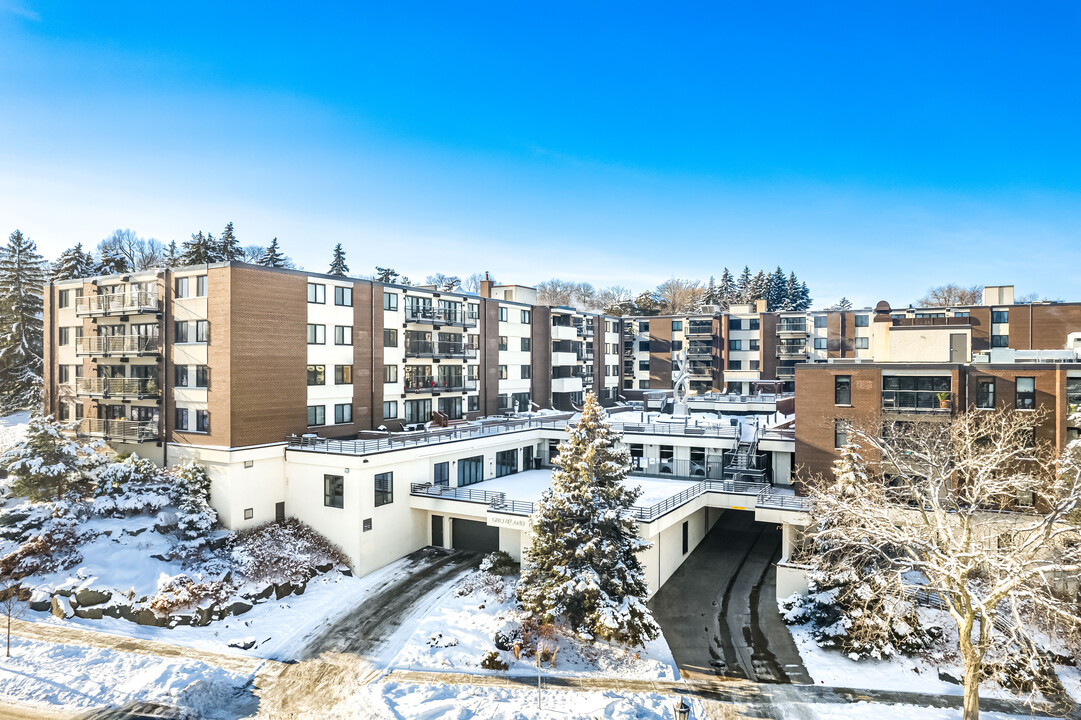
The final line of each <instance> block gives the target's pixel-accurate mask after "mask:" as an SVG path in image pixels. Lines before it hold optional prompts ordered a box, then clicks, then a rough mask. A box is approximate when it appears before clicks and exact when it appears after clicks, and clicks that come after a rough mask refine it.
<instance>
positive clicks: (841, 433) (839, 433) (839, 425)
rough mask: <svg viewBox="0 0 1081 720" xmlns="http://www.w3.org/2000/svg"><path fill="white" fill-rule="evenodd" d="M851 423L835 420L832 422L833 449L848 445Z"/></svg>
mask: <svg viewBox="0 0 1081 720" xmlns="http://www.w3.org/2000/svg"><path fill="white" fill-rule="evenodd" d="M850 428H851V423H850V422H849V421H848V420H842V419H837V420H834V421H833V447H835V448H838V449H840V448H843V447H844V446H845V445H847V444H848V431H849V429H850Z"/></svg>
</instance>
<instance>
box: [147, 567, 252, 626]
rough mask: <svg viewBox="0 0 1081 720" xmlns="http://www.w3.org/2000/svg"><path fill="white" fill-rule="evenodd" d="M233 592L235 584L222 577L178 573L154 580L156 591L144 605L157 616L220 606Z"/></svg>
mask: <svg viewBox="0 0 1081 720" xmlns="http://www.w3.org/2000/svg"><path fill="white" fill-rule="evenodd" d="M235 593H236V585H235V584H233V583H232V582H229V581H226V580H209V581H208V580H201V579H200V580H196V579H194V578H191V577H189V576H188V575H185V574H183V573H181V574H180V575H174V576H173V577H165V578H162V579H161V580H159V581H158V591H157V593H156V594H155V595H153V596H152V597H151V598H150V600H149V602H147V607H148V608H149V609H150V610H152V611H153V612H154V614H155V615H157V616H158V617H168V616H170V615H174V614H176V613H181V612H185V611H189V610H194V609H196V608H199V607H208V606H213V605H219V606H220V605H224V604H225V603H227V602H229V600H230V599H231V598H232V597H233V595H234V594H235Z"/></svg>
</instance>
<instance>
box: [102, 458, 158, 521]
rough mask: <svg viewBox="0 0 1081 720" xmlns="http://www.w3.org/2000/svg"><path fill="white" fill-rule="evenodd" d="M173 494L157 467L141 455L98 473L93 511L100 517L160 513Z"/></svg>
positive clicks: (114, 463)
mask: <svg viewBox="0 0 1081 720" xmlns="http://www.w3.org/2000/svg"><path fill="white" fill-rule="evenodd" d="M118 457H119V456H118ZM170 493H171V488H170V484H169V482H168V481H167V478H166V476H165V475H164V473H162V471H161V470H160V469H159V468H158V466H157V465H155V464H154V463H153V462H151V461H150V460H147V459H146V458H141V457H139V456H138V455H128V456H127V457H125V458H124V459H123V460H122V461H120V462H111V463H108V464H106V465H104V466H103V467H101V468H100V469H99V470H98V471H97V488H96V495H97V497H95V498H94V504H93V512H94V513H95V514H97V515H137V514H140V513H152V512H157V511H158V510H161V508H163V507H164V506H166V505H168V504H169V502H170V499H171V498H170Z"/></svg>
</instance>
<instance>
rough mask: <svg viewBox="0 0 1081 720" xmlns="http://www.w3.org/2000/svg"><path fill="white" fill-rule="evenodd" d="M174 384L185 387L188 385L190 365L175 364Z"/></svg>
mask: <svg viewBox="0 0 1081 720" xmlns="http://www.w3.org/2000/svg"><path fill="white" fill-rule="evenodd" d="M173 375H174V377H173V380H174V382H173V385H174V386H175V387H180V388H185V387H187V386H188V366H187V365H175V366H173Z"/></svg>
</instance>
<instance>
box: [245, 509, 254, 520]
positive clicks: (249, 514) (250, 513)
mask: <svg viewBox="0 0 1081 720" xmlns="http://www.w3.org/2000/svg"><path fill="white" fill-rule="evenodd" d="M253 517H255V508H244V519H245V520H251V519H252V518H253Z"/></svg>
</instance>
